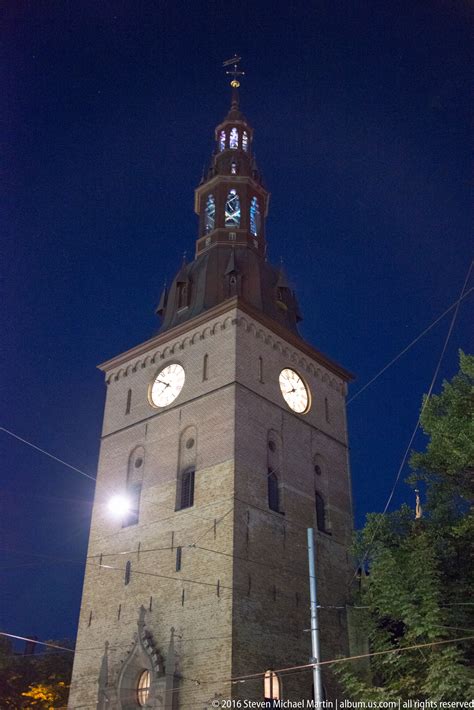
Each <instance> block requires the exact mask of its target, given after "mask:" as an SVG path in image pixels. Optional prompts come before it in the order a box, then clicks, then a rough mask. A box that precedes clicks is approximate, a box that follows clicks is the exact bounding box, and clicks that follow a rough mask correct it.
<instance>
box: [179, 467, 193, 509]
mask: <svg viewBox="0 0 474 710" xmlns="http://www.w3.org/2000/svg"><path fill="white" fill-rule="evenodd" d="M193 505H194V469H193V468H191V469H188V470H187V471H184V472H183V473H182V475H181V494H180V506H179V507H180V509H183V508H192V506H193Z"/></svg>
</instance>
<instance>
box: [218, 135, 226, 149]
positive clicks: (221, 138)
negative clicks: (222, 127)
mask: <svg viewBox="0 0 474 710" xmlns="http://www.w3.org/2000/svg"><path fill="white" fill-rule="evenodd" d="M224 149H225V131H221V132H220V134H219V150H220V151H223V150H224Z"/></svg>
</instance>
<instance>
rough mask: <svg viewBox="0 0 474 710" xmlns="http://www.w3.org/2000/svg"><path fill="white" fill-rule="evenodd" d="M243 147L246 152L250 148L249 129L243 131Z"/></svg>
mask: <svg viewBox="0 0 474 710" xmlns="http://www.w3.org/2000/svg"><path fill="white" fill-rule="evenodd" d="M242 149H243V150H245V152H247V151H248V149H249V137H248V134H247V131H244V132H243V133H242Z"/></svg>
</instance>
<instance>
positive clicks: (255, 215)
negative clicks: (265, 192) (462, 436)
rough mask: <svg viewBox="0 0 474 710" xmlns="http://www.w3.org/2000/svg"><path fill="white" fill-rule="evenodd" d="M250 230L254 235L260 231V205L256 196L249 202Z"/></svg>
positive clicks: (256, 235)
mask: <svg viewBox="0 0 474 710" xmlns="http://www.w3.org/2000/svg"><path fill="white" fill-rule="evenodd" d="M250 231H251V233H252V234H253V236H254V237H258V235H259V233H260V205H259V204H258V200H257V198H256V197H252V201H251V202H250Z"/></svg>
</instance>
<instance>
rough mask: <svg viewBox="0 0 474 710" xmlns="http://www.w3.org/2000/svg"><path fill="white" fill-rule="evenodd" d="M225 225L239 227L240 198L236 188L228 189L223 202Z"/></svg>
mask: <svg viewBox="0 0 474 710" xmlns="http://www.w3.org/2000/svg"><path fill="white" fill-rule="evenodd" d="M225 226H226V227H240V200H239V196H238V194H237V192H236V190H229V194H228V195H227V200H226V203H225Z"/></svg>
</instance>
